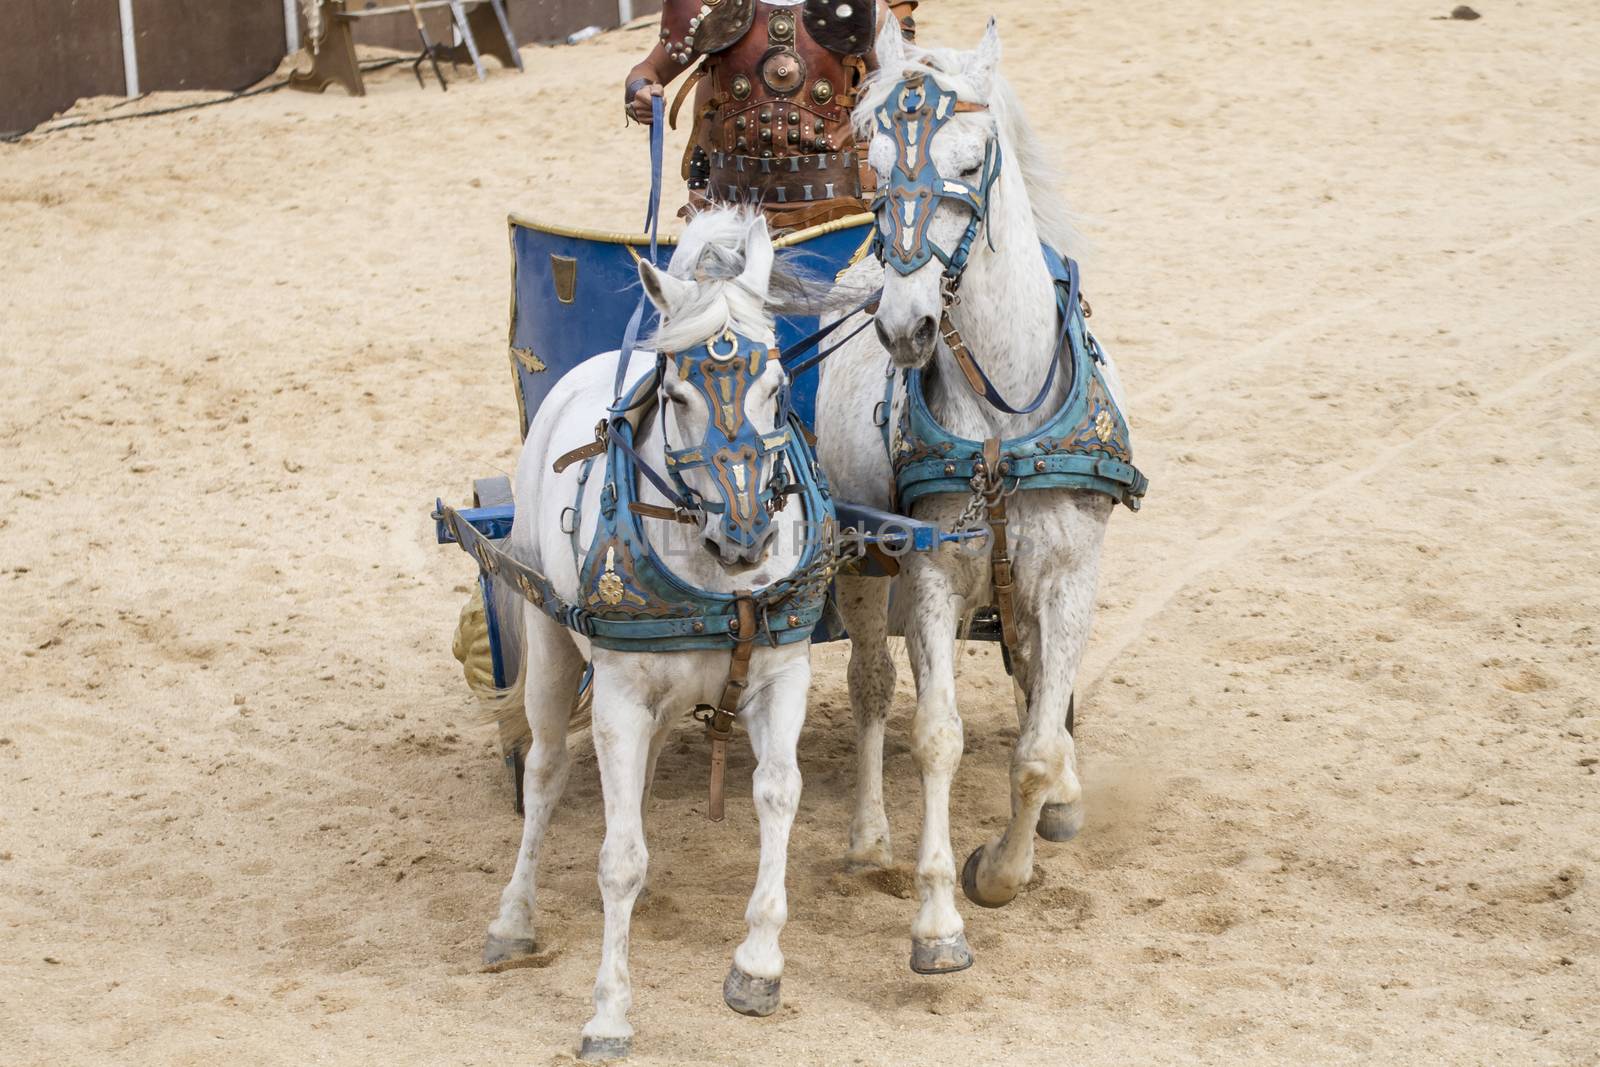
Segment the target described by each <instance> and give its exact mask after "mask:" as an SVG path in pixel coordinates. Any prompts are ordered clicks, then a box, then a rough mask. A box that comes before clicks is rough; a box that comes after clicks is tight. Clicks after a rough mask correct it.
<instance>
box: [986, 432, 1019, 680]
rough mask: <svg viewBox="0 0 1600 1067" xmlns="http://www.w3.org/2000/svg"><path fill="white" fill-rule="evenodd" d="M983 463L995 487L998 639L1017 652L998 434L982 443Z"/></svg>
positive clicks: (992, 520)
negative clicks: (998, 612)
mask: <svg viewBox="0 0 1600 1067" xmlns="http://www.w3.org/2000/svg"><path fill="white" fill-rule="evenodd" d="M983 465H984V468H985V469H986V471H987V474H988V479H989V484H990V486H991V487H992V489H993V491H994V503H992V504H990V505H989V575H990V579H991V581H993V583H994V602H995V607H997V608H999V609H1000V640H1001V642H1002V643H1003V644H1004V645H1005V646H1006V648H1007V649H1008V650H1010V651H1011V653H1012V655H1013V656H1015V654H1016V640H1017V607H1016V600H1015V597H1014V593H1015V588H1014V587H1013V585H1012V575H1011V554H1010V548H1009V546H1008V545H1007V543H1006V522H1007V520H1006V497H1005V493H1004V492H1002V491H1001V485H1002V483H1003V482H1004V481H1005V478H1004V477H1003V476H1002V475H1001V473H1000V438H998V437H991V438H989V439H988V440H987V441H985V442H984V443H983Z"/></svg>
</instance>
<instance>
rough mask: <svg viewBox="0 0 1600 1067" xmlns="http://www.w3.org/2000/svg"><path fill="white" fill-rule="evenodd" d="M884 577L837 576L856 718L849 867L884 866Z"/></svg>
mask: <svg viewBox="0 0 1600 1067" xmlns="http://www.w3.org/2000/svg"><path fill="white" fill-rule="evenodd" d="M889 586H890V582H889V580H888V579H886V578H847V577H844V576H840V578H839V579H838V585H837V590H838V596H837V601H838V605H839V614H840V615H841V616H843V618H844V624H845V628H846V629H847V630H848V631H849V632H850V707H851V709H852V710H853V711H854V712H855V719H856V810H855V815H854V816H852V817H851V820H850V850H849V851H848V852H846V853H845V862H846V863H847V864H849V865H850V866H851V867H887V866H888V865H889V864H890V862H891V856H892V852H891V850H890V845H889V816H888V815H887V814H886V813H885V812H884V807H883V726H884V721H885V720H886V719H887V718H888V717H889V704H890V702H891V701H892V700H893V699H894V683H895V669H894V659H893V657H891V656H890V655H889V637H888V623H889Z"/></svg>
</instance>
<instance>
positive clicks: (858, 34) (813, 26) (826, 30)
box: [804, 0, 878, 56]
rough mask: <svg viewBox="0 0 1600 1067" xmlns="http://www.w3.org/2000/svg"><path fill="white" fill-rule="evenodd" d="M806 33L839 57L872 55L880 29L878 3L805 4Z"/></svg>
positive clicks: (809, 0) (824, 0) (836, 0)
mask: <svg viewBox="0 0 1600 1067" xmlns="http://www.w3.org/2000/svg"><path fill="white" fill-rule="evenodd" d="M804 18H805V22H806V30H807V32H809V33H810V34H811V38H812V40H814V41H816V42H817V43H818V44H820V45H821V46H822V47H824V48H826V49H827V50H828V51H830V52H833V53H834V54H836V55H845V56H863V55H866V54H867V53H868V52H870V51H872V45H873V40H874V37H875V36H876V34H877V29H878V0H805V13H804Z"/></svg>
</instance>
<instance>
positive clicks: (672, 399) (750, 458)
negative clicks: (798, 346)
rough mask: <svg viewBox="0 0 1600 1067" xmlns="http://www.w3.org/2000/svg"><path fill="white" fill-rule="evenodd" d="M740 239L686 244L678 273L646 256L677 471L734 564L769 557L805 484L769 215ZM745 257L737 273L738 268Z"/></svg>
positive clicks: (666, 429) (669, 448)
mask: <svg viewBox="0 0 1600 1067" xmlns="http://www.w3.org/2000/svg"><path fill="white" fill-rule="evenodd" d="M728 214H729V215H730V216H731V218H734V219H738V220H740V221H741V223H743V222H744V220H745V219H746V216H744V215H735V214H734V213H732V212H729V213H728ZM709 221H711V222H712V224H713V225H715V222H716V220H709ZM723 221H728V220H723ZM740 244H741V247H734V248H730V247H729V246H728V242H727V241H723V242H720V243H719V242H717V241H716V240H711V241H708V242H707V243H705V244H704V245H703V246H700V247H698V248H695V247H685V246H680V249H679V253H678V254H677V255H675V256H674V257H673V263H672V267H671V268H670V269H669V270H667V271H662V270H659V269H657V268H656V267H654V266H653V265H651V264H650V263H648V262H645V261H643V260H641V261H640V263H639V278H640V280H641V281H642V282H643V284H644V288H645V292H646V293H647V294H648V295H649V297H650V300H651V302H652V303H653V304H655V306H656V308H657V309H658V310H659V311H660V313H661V325H660V328H659V329H658V330H657V333H656V338H655V345H656V349H657V351H658V353H659V362H658V375H659V391H660V396H659V398H658V399H659V400H660V409H661V424H662V428H663V434H664V438H665V439H664V445H665V447H666V464H667V473H668V476H669V477H670V478H671V479H672V481H673V483H674V484H675V485H676V486H677V488H678V491H679V493H680V494H681V495H682V497H683V498H684V499H685V500H686V501H688V502H689V504H690V505H691V506H692V508H693V509H694V510H695V511H696V512H698V517H699V523H700V533H701V536H702V537H703V539H704V543H705V546H706V548H707V550H709V551H710V552H712V554H714V555H715V556H716V557H717V558H718V559H719V560H720V561H721V562H722V563H723V564H724V565H726V566H737V565H741V564H745V565H748V564H754V563H756V562H759V561H760V560H761V559H762V557H763V556H764V555H765V554H766V551H767V548H768V546H769V543H770V541H771V539H772V535H773V532H774V530H775V529H776V527H775V526H774V525H773V522H772V516H773V515H774V514H775V513H776V512H777V511H778V510H779V509H781V508H782V507H783V504H784V501H785V500H786V499H787V496H788V493H789V492H790V491H791V490H792V488H793V478H792V474H793V472H791V471H789V470H788V466H787V464H786V462H785V459H784V453H785V450H786V449H787V447H788V444H789V434H790V429H789V378H788V375H787V373H786V372H785V371H784V368H783V365H782V364H781V363H780V362H779V361H778V353H777V349H776V347H775V332H774V325H773V319H772V314H771V312H770V311H769V310H768V308H767V288H768V284H769V282H770V281H771V277H772V268H773V261H774V253H773V249H772V238H771V236H770V234H769V233H768V232H767V223H766V220H765V218H764V217H762V216H760V215H756V216H755V217H754V218H753V219H749V220H748V223H747V225H744V226H743V231H742V241H741V242H740ZM680 259H683V260H686V262H683V263H680V262H679V261H680ZM738 263H742V269H739V270H738V272H737V273H736V274H735V273H733V271H731V270H728V269H726V268H727V266H728V265H729V264H738ZM719 267H721V268H724V269H719ZM685 274H688V275H690V276H689V277H684V276H683V275H685Z"/></svg>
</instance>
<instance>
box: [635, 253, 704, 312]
mask: <svg viewBox="0 0 1600 1067" xmlns="http://www.w3.org/2000/svg"><path fill="white" fill-rule="evenodd" d="M639 281H640V282H642V283H643V284H644V291H645V294H646V295H647V296H649V297H650V303H652V304H654V305H655V306H656V310H657V311H660V312H661V314H663V315H671V314H672V313H673V311H675V310H676V309H677V308H679V307H682V306H683V302H684V301H685V300H687V299H688V297H689V294H690V293H691V292H693V291H694V283H693V282H686V281H684V280H683V279H682V278H674V277H673V276H672V275H670V274H668V273H667V272H666V271H664V270H657V269H656V268H655V267H653V266H651V265H650V263H649V262H647V261H645V260H642V259H641V260H640V261H639Z"/></svg>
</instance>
